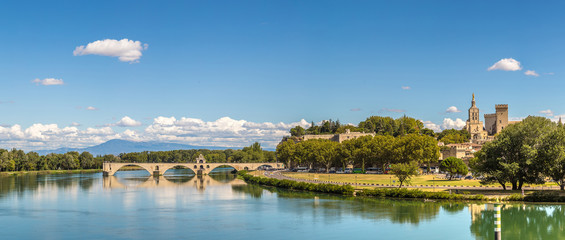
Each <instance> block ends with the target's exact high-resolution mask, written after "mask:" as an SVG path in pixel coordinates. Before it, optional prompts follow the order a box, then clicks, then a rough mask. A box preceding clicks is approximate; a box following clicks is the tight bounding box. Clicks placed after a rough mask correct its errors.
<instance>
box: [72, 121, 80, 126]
mask: <svg viewBox="0 0 565 240" xmlns="http://www.w3.org/2000/svg"><path fill="white" fill-rule="evenodd" d="M71 126H73V127H78V126H80V123H77V122H72V123H71Z"/></svg>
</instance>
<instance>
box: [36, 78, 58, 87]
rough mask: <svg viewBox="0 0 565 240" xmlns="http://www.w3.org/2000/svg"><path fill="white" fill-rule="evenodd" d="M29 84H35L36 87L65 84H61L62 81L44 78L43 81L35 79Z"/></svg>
mask: <svg viewBox="0 0 565 240" xmlns="http://www.w3.org/2000/svg"><path fill="white" fill-rule="evenodd" d="M31 82H33V83H35V84H36V85H43V86H51V85H63V84H65V82H63V79H56V78H44V79H39V78H36V79H34V80H33V81H31Z"/></svg>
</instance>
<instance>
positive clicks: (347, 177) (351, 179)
mask: <svg viewBox="0 0 565 240" xmlns="http://www.w3.org/2000/svg"><path fill="white" fill-rule="evenodd" d="M283 174H284V175H286V176H288V177H292V178H297V179H308V180H313V179H316V180H320V181H334V182H348V183H368V184H393V185H398V184H399V182H398V178H396V177H395V176H394V175H392V174H325V173H295V172H284V173H283ZM440 176H441V175H420V176H416V177H414V178H412V183H411V184H410V185H418V186H419V185H438V186H444V185H445V186H454V185H456V186H466V187H479V186H481V184H480V183H479V180H451V181H450V180H447V179H441V178H439V177H440ZM393 181H395V182H393ZM488 186H496V187H499V186H500V185H499V184H491V185H488ZM526 186H529V185H526ZM532 186H533V185H532ZM535 186H541V185H535ZM544 186H557V185H556V184H555V183H546V184H545V185H544ZM507 187H510V188H511V186H510V185H507Z"/></svg>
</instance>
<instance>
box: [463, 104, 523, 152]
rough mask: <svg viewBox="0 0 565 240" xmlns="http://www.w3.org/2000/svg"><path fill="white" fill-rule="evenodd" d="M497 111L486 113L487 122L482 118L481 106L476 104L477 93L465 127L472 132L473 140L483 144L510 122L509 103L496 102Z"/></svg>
mask: <svg viewBox="0 0 565 240" xmlns="http://www.w3.org/2000/svg"><path fill="white" fill-rule="evenodd" d="M494 107H495V109H496V112H495V113H489V114H485V115H484V117H485V124H484V125H483V121H481V120H480V115H479V108H478V107H477V106H476V104H475V94H474V93H473V99H472V100H471V107H470V108H469V118H468V119H467V122H466V124H465V129H466V130H467V131H468V132H469V134H471V142H473V143H476V144H483V143H485V142H488V141H492V140H493V139H494V135H496V134H497V133H500V131H502V130H503V129H504V128H506V127H507V126H508V124H512V123H515V122H508V104H496V105H495V106H494Z"/></svg>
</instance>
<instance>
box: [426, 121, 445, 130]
mask: <svg viewBox="0 0 565 240" xmlns="http://www.w3.org/2000/svg"><path fill="white" fill-rule="evenodd" d="M423 123H424V127H425V128H429V129H431V130H433V131H434V132H441V126H439V125H437V124H435V123H433V122H432V121H423Z"/></svg>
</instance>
